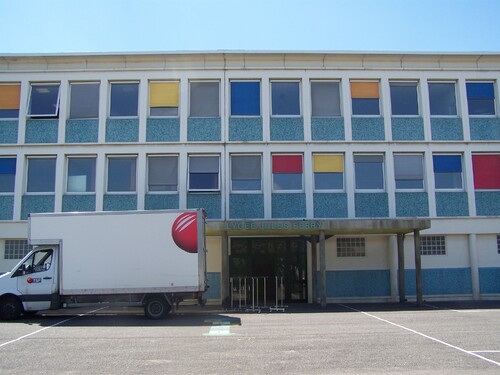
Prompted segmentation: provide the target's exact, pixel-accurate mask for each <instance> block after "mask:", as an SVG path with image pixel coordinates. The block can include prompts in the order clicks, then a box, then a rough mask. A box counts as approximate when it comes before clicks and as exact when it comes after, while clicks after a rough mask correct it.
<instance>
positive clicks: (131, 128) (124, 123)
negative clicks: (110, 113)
mask: <svg viewBox="0 0 500 375" xmlns="http://www.w3.org/2000/svg"><path fill="white" fill-rule="evenodd" d="M137 141H139V119H136V118H124V119H121V118H108V119H107V120H106V142H137Z"/></svg>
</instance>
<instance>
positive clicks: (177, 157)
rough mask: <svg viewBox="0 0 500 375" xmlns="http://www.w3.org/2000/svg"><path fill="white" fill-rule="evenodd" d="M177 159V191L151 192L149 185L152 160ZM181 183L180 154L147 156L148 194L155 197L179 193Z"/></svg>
mask: <svg viewBox="0 0 500 375" xmlns="http://www.w3.org/2000/svg"><path fill="white" fill-rule="evenodd" d="M164 157H168V158H176V159H177V176H176V177H177V186H176V189H175V190H151V189H150V183H149V175H150V171H149V161H150V159H151V158H164ZM179 181H180V168H179V154H147V155H146V193H147V194H155V195H171V194H178V193H179Z"/></svg>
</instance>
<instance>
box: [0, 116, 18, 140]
mask: <svg viewBox="0 0 500 375" xmlns="http://www.w3.org/2000/svg"><path fill="white" fill-rule="evenodd" d="M18 127H19V121H17V120H12V121H11V120H7V121H0V143H4V144H7V143H9V144H10V143H17V130H18Z"/></svg>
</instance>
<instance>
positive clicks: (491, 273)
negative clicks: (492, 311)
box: [479, 267, 500, 294]
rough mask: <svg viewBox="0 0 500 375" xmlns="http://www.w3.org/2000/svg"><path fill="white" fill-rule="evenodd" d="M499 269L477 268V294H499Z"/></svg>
mask: <svg viewBox="0 0 500 375" xmlns="http://www.w3.org/2000/svg"><path fill="white" fill-rule="evenodd" d="M499 280H500V267H484V268H479V292H480V293H481V294H500V282H499Z"/></svg>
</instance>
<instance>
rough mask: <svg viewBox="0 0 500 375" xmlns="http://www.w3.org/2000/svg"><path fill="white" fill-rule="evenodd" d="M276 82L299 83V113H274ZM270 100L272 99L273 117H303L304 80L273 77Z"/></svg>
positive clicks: (270, 82)
mask: <svg viewBox="0 0 500 375" xmlns="http://www.w3.org/2000/svg"><path fill="white" fill-rule="evenodd" d="M275 83H297V84H298V89H299V90H298V91H299V98H298V101H299V113H298V114H294V115H291V114H282V115H275V114H274V105H273V85H274V84H275ZM269 91H270V92H269V100H270V102H271V103H270V108H269V109H270V114H271V117H275V118H301V117H302V113H303V109H302V80H301V79H272V80H270V81H269Z"/></svg>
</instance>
